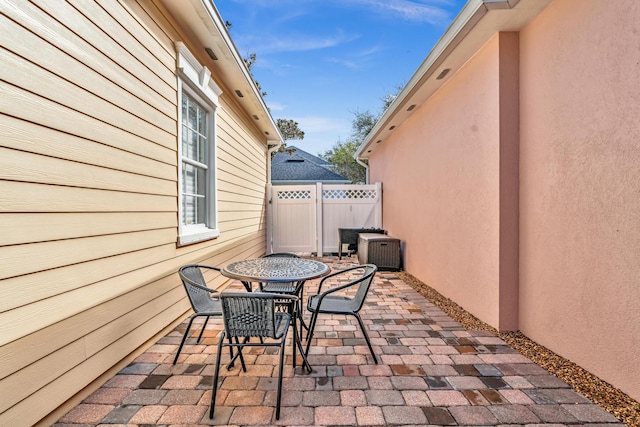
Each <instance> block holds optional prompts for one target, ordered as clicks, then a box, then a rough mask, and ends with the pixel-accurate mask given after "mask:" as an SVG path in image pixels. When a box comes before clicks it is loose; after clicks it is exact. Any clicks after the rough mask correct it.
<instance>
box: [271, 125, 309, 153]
mask: <svg viewBox="0 0 640 427" xmlns="http://www.w3.org/2000/svg"><path fill="white" fill-rule="evenodd" d="M276 126H278V130H279V131H280V135H282V138H283V139H284V142H283V143H282V145H281V146H280V148H279V149H278V153H289V154H291V153H292V152H293V150H292V149H290V148H288V147H287V141H290V140H292V139H299V140H302V139H304V131H303V130H302V129H300V126H299V125H298V122H296V121H295V120H291V119H278V120H276ZM274 154H275V153H274Z"/></svg>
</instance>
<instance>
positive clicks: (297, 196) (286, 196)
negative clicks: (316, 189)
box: [278, 190, 311, 200]
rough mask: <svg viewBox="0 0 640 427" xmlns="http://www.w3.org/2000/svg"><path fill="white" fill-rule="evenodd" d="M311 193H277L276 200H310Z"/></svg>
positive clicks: (296, 191)
mask: <svg viewBox="0 0 640 427" xmlns="http://www.w3.org/2000/svg"><path fill="white" fill-rule="evenodd" d="M310 198H311V191H306V190H303V191H299V190H295V191H278V200H303V199H310Z"/></svg>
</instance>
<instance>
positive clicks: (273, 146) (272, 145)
mask: <svg viewBox="0 0 640 427" xmlns="http://www.w3.org/2000/svg"><path fill="white" fill-rule="evenodd" d="M267 147H269V149H268V150H267V183H268V184H271V157H272V155H273V153H274V152H276V151H277V150H278V149H280V147H282V140H281V139H279V140H271V141H267Z"/></svg>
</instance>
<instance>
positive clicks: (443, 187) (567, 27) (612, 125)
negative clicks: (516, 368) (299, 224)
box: [369, 0, 640, 399]
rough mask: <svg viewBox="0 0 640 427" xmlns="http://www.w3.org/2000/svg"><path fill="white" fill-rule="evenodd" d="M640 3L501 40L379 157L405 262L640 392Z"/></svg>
mask: <svg viewBox="0 0 640 427" xmlns="http://www.w3.org/2000/svg"><path fill="white" fill-rule="evenodd" d="M639 69H640V2H637V1H636V0H620V1H617V2H605V1H600V0H562V1H555V2H553V3H552V4H551V5H550V6H549V7H547V9H545V10H544V11H543V12H542V13H541V14H540V15H539V16H538V17H536V18H535V19H534V20H533V21H532V22H531V23H530V24H529V25H528V26H526V27H525V28H524V29H523V30H521V31H520V32H519V33H500V34H496V36H495V37H494V38H492V39H491V40H490V41H489V42H488V43H487V44H485V45H484V46H483V47H482V48H481V49H480V50H479V51H478V52H477V53H476V54H475V55H474V56H473V57H472V58H471V59H470V60H469V61H468V62H467V63H466V64H465V66H464V67H463V68H461V69H460V70H459V71H458V72H457V73H456V74H454V75H453V76H451V78H450V79H449V81H448V82H447V83H446V84H445V85H444V86H443V87H442V88H441V89H440V90H439V91H438V92H437V93H436V94H435V95H434V96H432V97H431V98H430V100H428V101H427V102H426V103H425V104H423V105H422V106H420V107H419V108H418V109H417V111H416V112H415V114H413V115H412V116H411V118H410V119H409V120H407V121H406V122H405V123H403V124H402V125H401V126H399V127H398V129H396V131H395V132H394V134H393V135H392V136H391V137H389V138H388V139H387V140H386V141H385V142H384V143H383V144H382V145H381V146H380V147H379V148H378V149H377V150H375V151H374V152H373V153H372V155H371V157H370V159H369V164H370V178H371V181H372V182H382V183H383V189H384V202H383V203H384V205H383V206H384V207H383V218H384V228H386V229H387V230H389V234H390V235H392V236H394V237H398V238H400V239H401V240H402V241H403V244H404V247H403V249H404V253H403V255H404V257H405V259H404V262H405V264H404V265H405V269H406V270H407V271H408V272H409V273H411V274H413V275H414V276H415V277H417V278H419V279H420V280H422V281H424V282H425V283H427V284H429V285H430V286H432V287H434V288H435V289H437V290H438V291H439V292H441V293H442V294H444V295H445V296H447V297H449V298H451V299H453V300H454V301H456V302H457V303H458V304H460V305H461V306H463V307H464V308H465V309H466V310H468V311H469V312H471V313H472V314H474V315H475V316H477V317H478V318H480V319H482V320H483V321H485V322H487V323H489V324H491V325H492V326H495V327H497V328H499V329H503V330H507V329H520V330H521V331H522V332H523V333H524V334H525V335H527V336H528V337H530V338H531V339H533V340H535V341H536V342H538V343H539V344H542V345H544V346H546V347H548V348H549V349H551V350H553V351H555V352H556V353H558V354H560V355H561V356H563V357H565V358H567V359H569V360H571V361H573V362H575V363H577V364H579V365H580V366H582V367H584V368H585V369H587V370H588V371H590V372H592V373H594V374H595V375H597V376H599V377H600V378H602V379H604V380H605V381H607V382H609V383H611V384H613V385H614V386H616V387H618V388H620V389H621V390H622V391H624V392H626V393H628V394H629V395H630V396H631V397H633V398H635V399H640V359H639V356H638V354H639V351H638V350H639V349H640V263H639V260H640V142H639V141H640V120H639V118H640V101H639V100H640V84H639V83H638V82H639V79H638V75H639V74H638V70H639Z"/></svg>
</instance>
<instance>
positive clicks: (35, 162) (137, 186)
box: [0, 147, 177, 197]
mask: <svg viewBox="0 0 640 427" xmlns="http://www.w3.org/2000/svg"><path fill="white" fill-rule="evenodd" d="M0 179H6V180H9V181H25V182H32V183H41V184H49V185H61V186H66V187H81V188H94V189H100V190H113V191H122V192H126V193H141V194H156V195H162V196H173V197H177V189H176V184H175V179H174V180H168V179H158V178H153V177H148V176H144V175H139V174H134V173H130V172H121V171H117V170H113V169H108V168H103V167H97V166H95V165H88V164H84V163H79V162H76V161H68V160H62V159H56V158H53V157H49V156H40V155H37V154H33V153H27V152H24V151H17V150H14V149H9V148H2V147H0Z"/></svg>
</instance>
